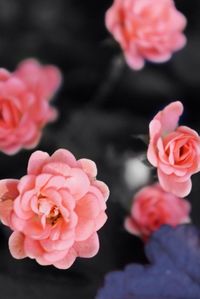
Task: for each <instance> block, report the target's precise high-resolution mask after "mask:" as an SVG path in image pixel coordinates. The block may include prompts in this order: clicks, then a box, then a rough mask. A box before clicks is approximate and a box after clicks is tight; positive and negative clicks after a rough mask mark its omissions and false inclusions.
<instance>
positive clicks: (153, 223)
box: [125, 184, 190, 240]
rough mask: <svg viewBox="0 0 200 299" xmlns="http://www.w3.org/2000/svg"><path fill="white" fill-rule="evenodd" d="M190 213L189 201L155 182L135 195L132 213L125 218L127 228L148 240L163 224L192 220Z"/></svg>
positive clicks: (175, 223) (176, 223) (172, 224)
mask: <svg viewBox="0 0 200 299" xmlns="http://www.w3.org/2000/svg"><path fill="white" fill-rule="evenodd" d="M189 213H190V204H189V202H187V201H186V200H185V199H182V198H179V197H176V196H175V195H173V194H172V193H167V192H165V191H164V190H163V189H162V188H161V187H160V185H159V184H154V185H152V186H147V187H145V188H143V189H141V190H140V191H139V192H138V193H137V194H136V195H135V197H134V199H133V204H132V207H131V215H130V216H129V217H127V218H126V220H125V228H126V229H127V230H128V231H129V232H130V233H132V234H134V235H137V236H140V237H142V238H143V239H144V240H147V239H148V238H149V237H150V236H151V234H152V233H153V232H154V231H156V230H158V229H159V228H160V226H161V225H164V224H168V225H171V226H176V225H178V224H182V223H188V222H190V218H189Z"/></svg>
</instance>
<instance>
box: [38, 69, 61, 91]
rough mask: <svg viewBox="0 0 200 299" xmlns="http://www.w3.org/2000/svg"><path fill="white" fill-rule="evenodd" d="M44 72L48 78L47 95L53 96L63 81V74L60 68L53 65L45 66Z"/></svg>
mask: <svg viewBox="0 0 200 299" xmlns="http://www.w3.org/2000/svg"><path fill="white" fill-rule="evenodd" d="M43 69H44V74H45V76H46V78H47V80H48V94H47V97H50V96H52V93H54V92H55V91H56V90H57V89H58V88H59V87H60V85H61V83H62V76H61V73H60V71H59V69H58V68H57V67H55V66H53V65H49V66H45V67H44V68H43Z"/></svg>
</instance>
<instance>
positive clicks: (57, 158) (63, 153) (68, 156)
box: [50, 149, 77, 167]
mask: <svg viewBox="0 0 200 299" xmlns="http://www.w3.org/2000/svg"><path fill="white" fill-rule="evenodd" d="M50 161H51V162H62V163H65V164H67V165H68V166H70V167H77V161H76V159H75V157H74V155H73V154H72V153H71V152H70V151H68V150H66V149H59V150H57V151H55V153H54V154H53V155H52V156H51V159H50Z"/></svg>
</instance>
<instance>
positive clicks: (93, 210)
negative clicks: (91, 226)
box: [75, 193, 100, 219]
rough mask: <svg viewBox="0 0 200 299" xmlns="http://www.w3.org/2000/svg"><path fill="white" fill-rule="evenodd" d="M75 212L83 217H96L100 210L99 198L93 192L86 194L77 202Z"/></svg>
mask: <svg viewBox="0 0 200 299" xmlns="http://www.w3.org/2000/svg"><path fill="white" fill-rule="evenodd" d="M75 212H76V213H77V215H78V216H79V217H82V218H88V219H93V218H96V217H97V215H98V214H99V212H100V207H99V203H98V199H97V198H96V196H94V195H93V194H90V193H88V194H86V195H85V196H84V197H82V198H81V199H80V200H79V201H78V202H77V206H76V208H75Z"/></svg>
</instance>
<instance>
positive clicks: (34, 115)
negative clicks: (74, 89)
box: [0, 60, 60, 155]
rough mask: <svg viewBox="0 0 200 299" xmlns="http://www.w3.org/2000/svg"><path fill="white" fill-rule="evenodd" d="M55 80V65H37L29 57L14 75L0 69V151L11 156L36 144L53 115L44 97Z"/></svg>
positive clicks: (48, 93)
mask: <svg viewBox="0 0 200 299" xmlns="http://www.w3.org/2000/svg"><path fill="white" fill-rule="evenodd" d="M31 66H32V67H31ZM31 69H32V72H31ZM33 70H34V71H33ZM59 82H60V75H59V74H58V70H56V68H55V69H54V68H53V67H44V69H43V68H42V67H40V68H39V64H37V63H36V61H32V60H31V61H27V62H24V63H23V64H22V66H21V67H20V68H19V70H18V71H17V72H16V74H11V73H9V72H8V71H7V70H5V69H0V150H1V151H2V152H4V153H6V154H9V155H12V154H15V153H17V152H18V151H19V150H20V149H22V148H26V149H30V148H34V147H35V146H36V145H37V144H38V142H39V140H40V138H41V133H42V128H43V127H44V126H45V125H46V124H47V123H48V122H50V121H54V120H55V118H56V116H57V112H56V111H55V109H54V108H52V107H51V106H50V105H49V102H48V99H49V97H50V96H52V95H53V92H55V90H56V88H57V87H58V85H59Z"/></svg>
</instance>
